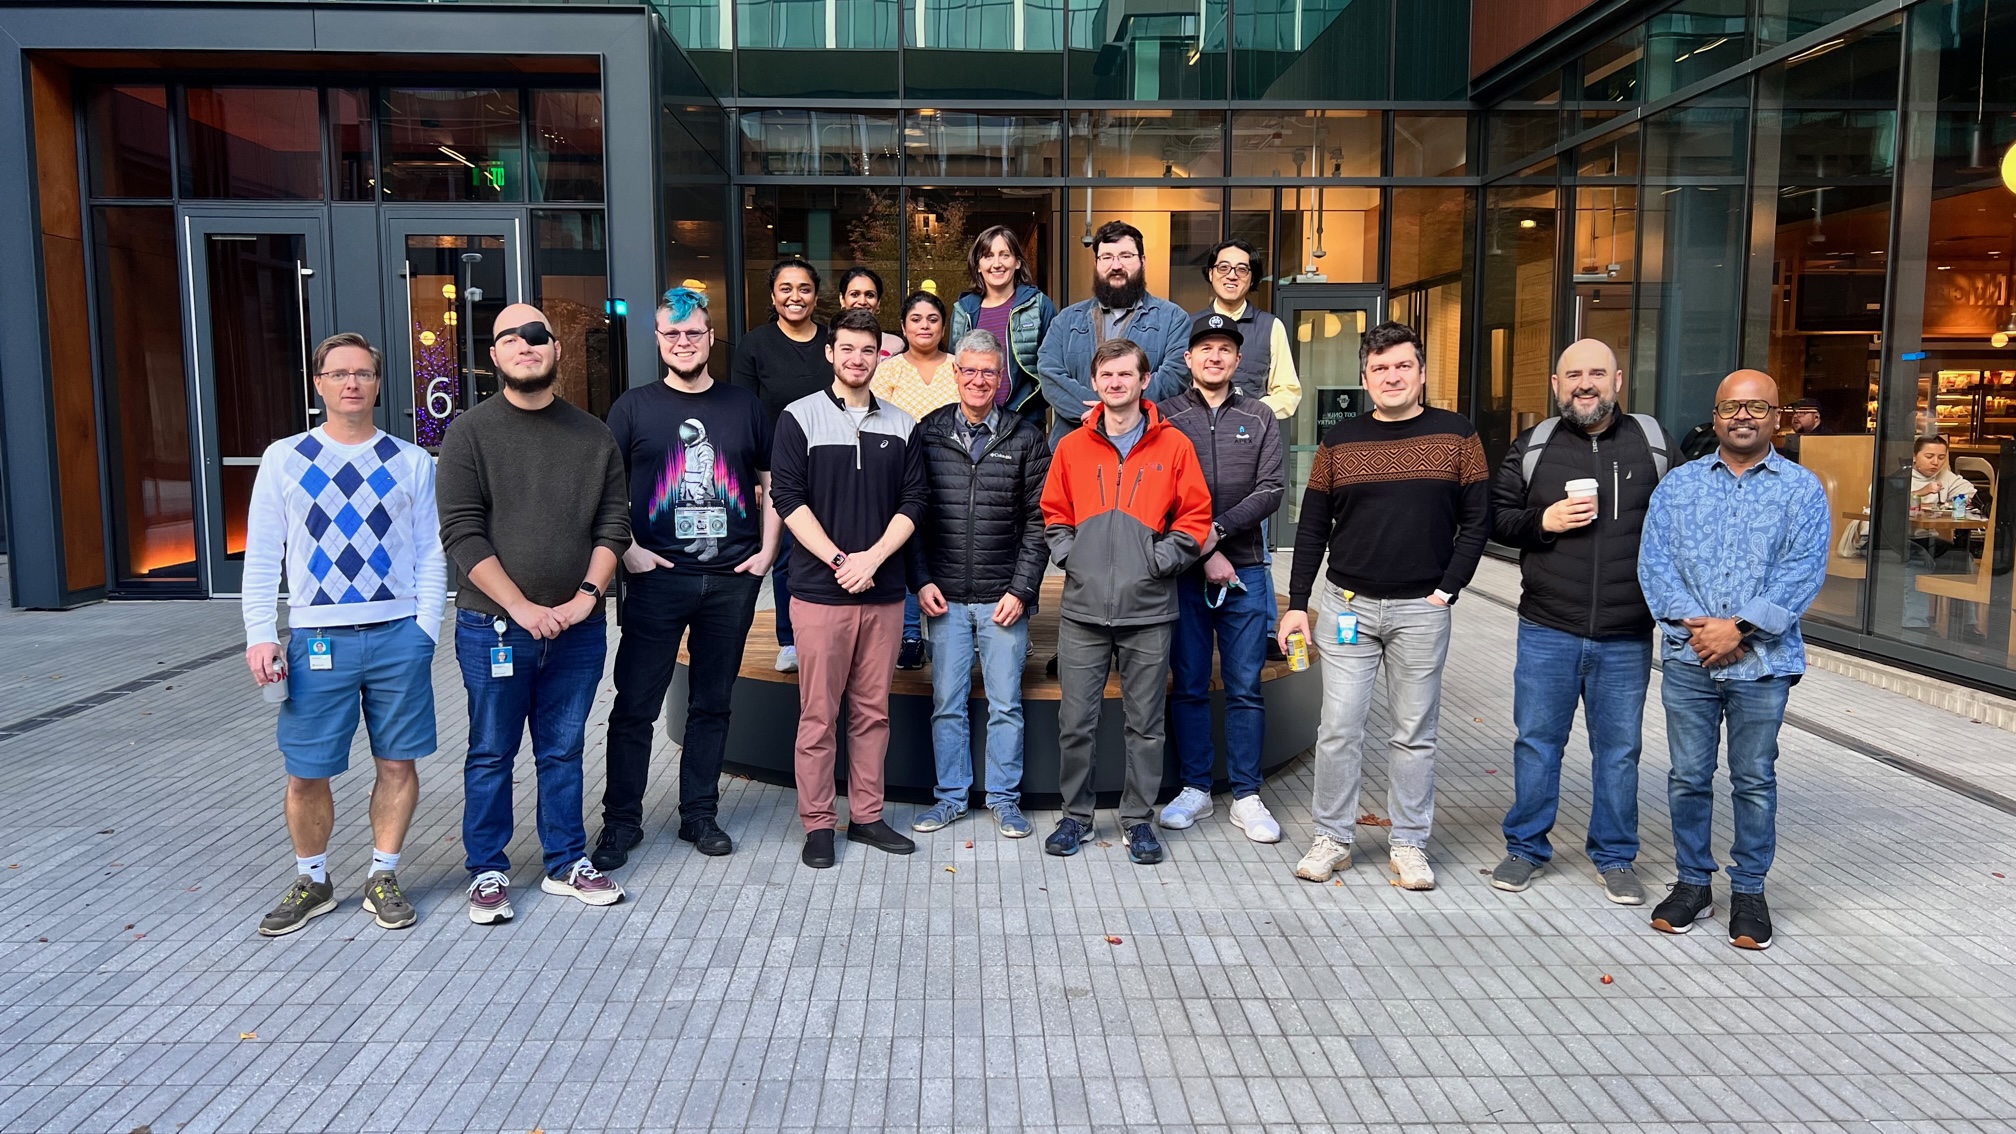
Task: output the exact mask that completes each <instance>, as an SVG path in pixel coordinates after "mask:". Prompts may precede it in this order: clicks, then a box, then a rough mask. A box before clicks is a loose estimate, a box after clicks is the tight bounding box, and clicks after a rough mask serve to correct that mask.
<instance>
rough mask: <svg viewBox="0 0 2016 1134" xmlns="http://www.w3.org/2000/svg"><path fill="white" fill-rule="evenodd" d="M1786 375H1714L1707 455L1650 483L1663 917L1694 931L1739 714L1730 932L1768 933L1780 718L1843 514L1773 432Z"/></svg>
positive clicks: (1708, 906) (1708, 904) (1761, 944)
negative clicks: (1667, 826) (1664, 814)
mask: <svg viewBox="0 0 2016 1134" xmlns="http://www.w3.org/2000/svg"><path fill="white" fill-rule="evenodd" d="M1778 409H1779V407H1778V383H1777V382H1775V381H1773V380H1772V378H1771V376H1770V375H1769V374H1765V373H1763V372H1762V371H1758V370H1738V371H1736V372H1735V373H1733V374H1731V375H1729V376H1728V377H1727V378H1724V379H1723V380H1722V384H1721V385H1720V386H1719V387H1717V388H1716V390H1715V402H1714V414H1715V416H1714V423H1715V436H1716V438H1717V439H1718V441H1719V442H1720V444H1719V445H1718V446H1717V448H1716V451H1715V453H1714V454H1713V455H1712V456H1709V457H1704V458H1702V459H1700V460H1695V461H1689V462H1687V463H1686V464H1684V465H1681V466H1680V467H1678V468H1676V469H1674V470H1673V471H1672V473H1670V474H1669V475H1668V476H1667V477H1666V479H1665V480H1662V481H1660V482H1659V488H1658V490H1657V491H1655V492H1653V494H1652V506H1651V508H1650V510H1649V511H1648V512H1647V513H1646V515H1645V538H1644V542H1643V543H1642V544H1641V546H1640V547H1639V550H1638V583H1639V585H1640V586H1641V587H1643V588H1644V590H1645V604H1646V606H1648V607H1650V608H1651V611H1652V617H1653V618H1654V619H1655V620H1656V621H1657V623H1658V629H1657V631H1656V633H1657V634H1658V650H1659V657H1660V659H1661V660H1662V662H1663V664H1662V665H1661V666H1660V669H1659V697H1660V700H1661V702H1663V703H1664V705H1665V707H1666V747H1667V751H1668V754H1669V755H1670V757H1671V761H1672V770H1671V771H1670V772H1669V773H1668V774H1667V780H1666V802H1667V806H1668V807H1669V808H1670V809H1671V810H1672V815H1673V850H1674V857H1675V858H1676V859H1677V860H1678V865H1679V873H1680V880H1679V881H1678V882H1675V883H1674V884H1673V889H1672V891H1671V892H1670V893H1669V894H1668V895H1667V896H1666V899H1665V900H1664V901H1662V902H1660V903H1659V904H1658V906H1656V907H1654V909H1653V910H1652V928H1654V929H1657V930H1659V931H1660V932H1662V933H1685V932H1687V931H1688V930H1690V929H1692V928H1693V927H1694V923H1695V922H1696V921H1699V920H1700V919H1702V918H1704V917H1708V916H1710V915H1711V914H1712V913H1713V912H1714V906H1715V897H1714V892H1713V891H1712V890H1711V889H1710V888H1709V880H1710V879H1711V878H1713V877H1714V874H1715V871H1716V861H1715V851H1714V847H1713V846H1712V845H1711V844H1712V842H1713V840H1714V835H1715V766H1716V764H1717V762H1718V759H1717V757H1718V752H1717V750H1718V749H1719V748H1721V742H1722V732H1723V728H1724V726H1725V725H1726V726H1727V728H1728V735H1729V744H1728V749H1727V752H1728V760H1729V794H1730V803H1731V806H1732V812H1733V818H1734V820H1735V828H1736V838H1735V842H1734V843H1733V844H1732V845H1731V846H1730V848H1729V857H1730V866H1729V925H1728V929H1729V943H1730V944H1731V945H1735V946H1737V947H1738V948H1742V949H1768V948H1770V947H1771V910H1770V907H1769V905H1768V904H1767V903H1766V902H1765V900H1764V876H1765V874H1766V873H1767V872H1769V871H1770V869H1771V859H1772V857H1773V855H1774V854H1775V852H1776V850H1777V847H1778V830H1777V815H1778V774H1777V765H1778V730H1779V728H1780V726H1782V725H1783V724H1784V721H1785V705H1786V702H1787V701H1788V700H1789V699H1790V697H1791V694H1792V686H1794V685H1795V684H1797V683H1798V681H1799V678H1800V676H1801V675H1802V674H1804V673H1805V672H1806V641H1805V639H1804V638H1803V637H1801V636H1800V633H1799V619H1800V616H1802V615H1804V614H1805V613H1806V608H1807V607H1809V606H1811V605H1813V600H1814V599H1816V598H1818V597H1819V596H1820V585H1821V584H1822V583H1824V582H1825V581H1826V578H1827V549H1828V545H1829V543H1830V542H1831V537H1832V535H1833V528H1834V525H1833V520H1832V518H1831V517H1830V515H1829V512H1828V508H1827V493H1826V490H1825V489H1824V488H1822V487H1821V484H1820V478H1818V477H1816V476H1814V475H1813V474H1812V473H1810V472H1808V471H1807V470H1805V469H1803V468H1801V467H1799V466H1798V465H1797V464H1795V463H1793V462H1792V461H1790V460H1787V459H1786V458H1785V456H1784V455H1783V454H1781V453H1779V452H1778V451H1777V450H1775V449H1773V448H1772V447H1771V435H1772V434H1773V433H1774V432H1775V431H1776V430H1777V426H1778Z"/></svg>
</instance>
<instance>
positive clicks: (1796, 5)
mask: <svg viewBox="0 0 2016 1134" xmlns="http://www.w3.org/2000/svg"><path fill="white" fill-rule="evenodd" d="M1866 7H1868V5H1867V4H1865V3H1863V2H1862V0H1757V42H1758V43H1759V44H1760V45H1763V46H1770V45H1773V44H1779V43H1790V42H1792V41H1793V40H1795V39H1798V38H1799V37H1800V36H1802V35H1805V34H1806V33H1808V32H1811V31H1817V30H1819V29H1820V28H1823V27H1825V26H1827V25H1828V24H1831V23H1833V22H1834V21H1835V20H1838V19H1840V18H1842V17H1843V16H1849V15H1853V14H1854V13H1856V12H1859V11H1861V10H1862V9H1863V8H1866Z"/></svg>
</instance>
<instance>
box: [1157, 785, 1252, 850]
mask: <svg viewBox="0 0 2016 1134" xmlns="http://www.w3.org/2000/svg"><path fill="white" fill-rule="evenodd" d="M1232 825H1233V826H1234V827H1237V828H1239V829H1240V830H1242V831H1244V832H1246V837H1247V838H1249V839H1252V840H1253V841H1254V842H1256V843H1278V842H1280V841H1281V824H1279V823H1276V822H1275V821H1274V816H1273V814H1272V813H1271V812H1269V811H1268V810H1267V805H1266V804H1264V803H1262V802H1260V797H1259V796H1257V795H1249V796H1247V797H1246V798H1244V799H1235V800H1233V801H1232ZM1164 826H1167V824H1164Z"/></svg>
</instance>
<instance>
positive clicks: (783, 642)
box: [770, 528, 798, 649]
mask: <svg viewBox="0 0 2016 1134" xmlns="http://www.w3.org/2000/svg"><path fill="white" fill-rule="evenodd" d="M796 546H798V543H797V541H796V540H793V539H792V538H791V529H790V528H785V529H784V530H783V531H781V532H779V533H777V562H775V563H772V564H771V565H770V595H771V597H772V598H774V599H776V600H777V647H778V648H779V649H783V648H785V647H787V646H796V645H797V644H798V639H797V638H795V637H793V636H792V635H791V549H792V548H794V547H796Z"/></svg>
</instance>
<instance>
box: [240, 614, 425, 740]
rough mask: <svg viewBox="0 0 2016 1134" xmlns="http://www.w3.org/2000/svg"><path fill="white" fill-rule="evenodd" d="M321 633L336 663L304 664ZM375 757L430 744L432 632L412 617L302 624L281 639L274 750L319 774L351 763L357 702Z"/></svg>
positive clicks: (357, 711) (357, 709) (357, 710)
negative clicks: (283, 670) (282, 695)
mask: <svg viewBox="0 0 2016 1134" xmlns="http://www.w3.org/2000/svg"><path fill="white" fill-rule="evenodd" d="M323 636H326V637H327V638H328V639H329V653H330V656H331V657H332V658H334V660H335V664H334V665H333V666H332V667H331V668H329V669H310V668H308V643H309V641H310V640H311V639H313V638H317V637H323ZM360 709H361V710H362V712H363V716H364V729H365V732H366V733H367V734H368V735H369V736H370V737H371V754H372V755H373V756H376V757H378V758H379V759H381V760H417V759H419V758H420V757H422V756H429V755H432V754H433V752H434V639H432V638H430V637H428V636H427V632H426V631H425V630H422V629H421V628H420V624H419V623H418V622H416V621H414V620H413V619H411V618H401V619H397V620H395V621H392V622H381V623H378V624H377V625H375V626H364V627H356V626H332V627H328V628H326V629H323V628H317V627H306V626H304V627H301V628H299V629H296V630H295V631H294V632H293V636H292V637H290V638H289V639H288V641H287V700H285V701H282V702H281V703H280V729H279V740H280V754H281V755H282V756H284V757H286V760H287V774H288V775H290V776H298V777H300V778H302V779H306V780H314V779H323V778H326V777H328V776H333V775H335V774H336V773H338V772H342V771H345V770H347V769H348V768H349V767H350V741H351V739H352V737H354V736H355V735H356V733H357V716H358V713H359V710H360Z"/></svg>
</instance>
